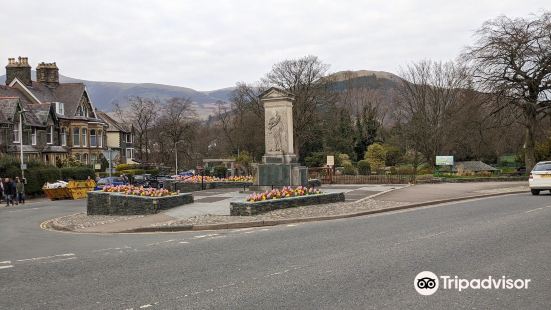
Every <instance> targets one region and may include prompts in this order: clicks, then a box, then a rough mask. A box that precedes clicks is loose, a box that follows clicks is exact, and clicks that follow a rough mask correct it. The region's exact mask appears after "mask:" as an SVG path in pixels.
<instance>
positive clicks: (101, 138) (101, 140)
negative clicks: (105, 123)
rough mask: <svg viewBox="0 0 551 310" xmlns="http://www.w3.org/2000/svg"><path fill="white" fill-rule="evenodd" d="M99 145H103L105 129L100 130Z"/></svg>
mask: <svg viewBox="0 0 551 310" xmlns="http://www.w3.org/2000/svg"><path fill="white" fill-rule="evenodd" d="M98 146H99V147H103V131H101V130H98Z"/></svg>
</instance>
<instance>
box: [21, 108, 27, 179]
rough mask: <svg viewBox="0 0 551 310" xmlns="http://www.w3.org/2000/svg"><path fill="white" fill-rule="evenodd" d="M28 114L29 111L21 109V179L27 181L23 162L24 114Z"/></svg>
mask: <svg viewBox="0 0 551 310" xmlns="http://www.w3.org/2000/svg"><path fill="white" fill-rule="evenodd" d="M25 112H28V110H25V109H21V111H19V152H20V156H21V179H23V182H24V181H25V168H26V167H25V164H24V162H23V113H25Z"/></svg>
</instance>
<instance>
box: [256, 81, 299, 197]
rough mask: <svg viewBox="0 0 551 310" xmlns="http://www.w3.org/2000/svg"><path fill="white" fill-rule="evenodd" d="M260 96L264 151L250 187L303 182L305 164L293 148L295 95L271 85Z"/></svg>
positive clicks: (279, 185) (270, 186)
mask: <svg viewBox="0 0 551 310" xmlns="http://www.w3.org/2000/svg"><path fill="white" fill-rule="evenodd" d="M260 100H261V101H262V102H263V103H264V113H265V143H266V154H265V155H264V156H263V157H262V164H259V165H258V169H257V172H256V181H255V184H254V186H253V187H252V188H251V189H253V190H265V189H271V188H272V187H283V186H301V185H302V186H306V185H307V184H308V168H306V167H304V166H300V164H299V163H297V162H296V156H295V154H294V150H293V100H294V96H293V95H292V94H290V93H288V92H286V91H284V90H281V89H278V88H275V87H272V88H270V89H268V90H267V91H265V92H264V93H262V94H261V95H260Z"/></svg>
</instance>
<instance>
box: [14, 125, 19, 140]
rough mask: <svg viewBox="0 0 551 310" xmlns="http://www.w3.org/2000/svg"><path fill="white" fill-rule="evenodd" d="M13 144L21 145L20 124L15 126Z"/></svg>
mask: <svg viewBox="0 0 551 310" xmlns="http://www.w3.org/2000/svg"><path fill="white" fill-rule="evenodd" d="M13 142H17V143H19V123H14V124H13Z"/></svg>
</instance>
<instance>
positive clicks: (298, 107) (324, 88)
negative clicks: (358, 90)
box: [262, 56, 335, 154]
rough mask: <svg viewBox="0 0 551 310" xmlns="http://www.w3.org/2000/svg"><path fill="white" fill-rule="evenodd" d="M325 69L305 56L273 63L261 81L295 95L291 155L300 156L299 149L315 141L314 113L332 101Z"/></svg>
mask: <svg viewBox="0 0 551 310" xmlns="http://www.w3.org/2000/svg"><path fill="white" fill-rule="evenodd" d="M328 68H329V66H328V65H327V64H324V63H323V62H321V61H320V60H319V59H318V58H317V57H316V56H306V57H303V58H299V59H291V60H285V61H282V62H280V63H277V64H275V65H274V66H273V67H272V70H271V71H270V72H269V73H268V74H266V76H265V77H264V78H263V79H262V82H263V83H264V84H266V85H270V86H276V87H280V88H283V89H285V90H287V91H289V92H291V93H293V94H294V95H295V103H294V105H293V123H294V129H295V130H294V135H295V139H294V143H295V145H294V150H295V154H300V147H301V146H303V145H304V144H305V143H306V142H307V141H309V140H313V139H317V138H318V137H316V135H317V132H316V130H315V128H316V125H317V123H318V122H319V115H320V114H319V113H318V112H319V111H320V109H323V107H324V106H325V105H326V104H327V103H328V102H331V101H333V100H335V93H334V92H331V91H330V82H331V80H330V79H329V78H327V76H326V75H327V70H328Z"/></svg>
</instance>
